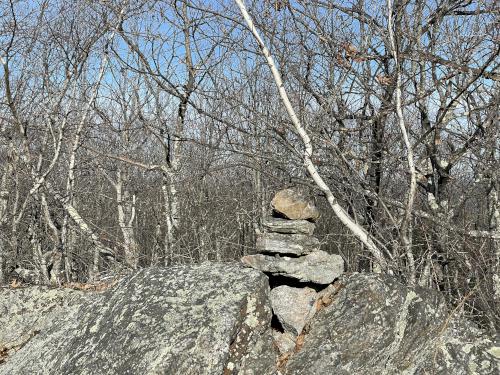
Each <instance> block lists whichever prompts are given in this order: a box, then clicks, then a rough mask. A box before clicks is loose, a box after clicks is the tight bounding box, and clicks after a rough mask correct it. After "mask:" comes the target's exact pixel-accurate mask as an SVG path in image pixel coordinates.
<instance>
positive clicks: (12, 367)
mask: <svg viewBox="0 0 500 375" xmlns="http://www.w3.org/2000/svg"><path fill="white" fill-rule="evenodd" d="M78 307H79V308H78V309H74V308H70V309H68V310H66V311H65V312H64V313H60V314H57V316H53V320H52V322H51V324H47V325H46V326H44V327H42V329H41V330H40V332H39V333H37V334H35V335H34V336H33V337H31V339H30V340H29V341H28V342H27V343H26V344H25V345H24V346H23V347H22V348H21V349H19V351H17V352H16V353H14V354H12V355H11V356H9V357H8V358H7V361H6V362H5V363H4V364H3V365H0V374H2V375H11V374H30V375H31V374H188V375H189V374H193V375H194V374H222V373H224V374H233V373H234V374H236V373H238V371H240V370H241V371H242V372H241V373H244V374H252V371H253V370H252V368H250V367H249V366H255V368H258V369H259V370H258V372H256V373H255V374H257V373H259V374H260V373H261V372H260V371H261V370H262V371H264V370H265V369H266V368H272V366H273V365H274V358H275V356H274V354H273V353H274V352H273V349H272V347H271V340H270V337H271V335H270V332H269V325H270V320H271V309H270V306H269V285H268V281H267V277H266V276H265V275H263V274H262V273H260V272H258V271H255V270H252V269H248V268H243V267H241V266H239V265H236V264H213V263H204V264H202V265H198V266H177V267H171V268H166V269H157V268H149V269H144V270H141V271H139V272H137V273H136V274H134V275H132V276H129V277H126V278H125V279H123V280H122V281H120V282H119V283H118V284H117V285H116V286H115V287H113V288H112V289H110V290H107V291H105V292H104V293H102V294H100V295H99V296H98V297H97V298H96V299H95V300H93V301H92V302H87V303H84V304H80V305H79V306H78ZM2 328H3V327H0V330H2ZM263 353H265V354H266V355H267V357H266V356H262V355H261V354H263ZM262 373H263V374H264V373H265V371H264V372H262Z"/></svg>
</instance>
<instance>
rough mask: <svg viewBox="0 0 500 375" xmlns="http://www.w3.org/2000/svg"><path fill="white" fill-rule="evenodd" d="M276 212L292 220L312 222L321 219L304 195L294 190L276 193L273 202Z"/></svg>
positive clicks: (312, 203)
mask: <svg viewBox="0 0 500 375" xmlns="http://www.w3.org/2000/svg"><path fill="white" fill-rule="evenodd" d="M271 207H272V208H273V209H274V211H276V212H278V213H279V214H281V215H283V216H285V217H286V218H288V219H291V220H311V221H316V220H318V219H319V216H320V214H319V211H318V209H317V208H316V206H315V205H314V202H312V201H311V199H309V198H308V197H307V196H306V195H304V194H303V193H301V192H299V191H297V190H294V189H284V190H280V191H278V192H277V193H276V195H275V196H274V198H273V200H272V201H271Z"/></svg>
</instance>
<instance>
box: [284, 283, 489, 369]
mask: <svg viewBox="0 0 500 375" xmlns="http://www.w3.org/2000/svg"><path fill="white" fill-rule="evenodd" d="M340 282H341V283H342V285H343V287H341V288H340V289H339V292H338V294H337V295H336V296H334V298H333V301H332V303H331V304H330V305H329V306H327V307H325V308H324V309H323V310H321V311H319V312H318V313H317V314H316V316H315V318H314V319H313V321H312V322H311V325H310V329H309V332H308V333H307V335H306V336H305V340H304V345H303V347H302V348H301V350H300V351H299V352H297V353H296V354H294V355H293V356H292V357H291V358H290V360H289V362H288V367H287V374H290V375H293V374H296V375H299V374H300V375H307V374H311V375H312V374H314V375H327V374H346V375H347V374H394V375H396V374H443V375H444V374H457V375H460V374H498V358H497V359H495V357H494V356H493V355H491V353H492V352H494V351H495V349H494V348H493V346H494V345H493V343H492V342H491V341H490V340H488V339H486V338H481V337H480V335H479V334H473V333H467V332H473V331H470V329H468V328H466V327H464V325H463V324H460V327H461V328H460V329H457V328H454V327H453V324H451V322H450V320H449V313H448V311H447V309H446V308H445V304H444V301H443V300H442V298H441V296H440V295H439V294H438V293H436V292H433V291H430V290H427V289H419V288H416V289H412V288H409V287H406V286H404V285H402V284H400V283H398V282H397V281H395V279H393V278H390V277H384V276H381V275H374V274H355V275H352V276H351V277H343V278H341V279H340Z"/></svg>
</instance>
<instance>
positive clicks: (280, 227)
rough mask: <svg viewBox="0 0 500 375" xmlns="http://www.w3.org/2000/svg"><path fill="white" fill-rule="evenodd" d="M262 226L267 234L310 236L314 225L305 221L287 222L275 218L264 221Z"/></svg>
mask: <svg viewBox="0 0 500 375" xmlns="http://www.w3.org/2000/svg"><path fill="white" fill-rule="evenodd" d="M262 225H263V226H264V228H266V229H267V230H268V231H269V232H274V233H284V234H296V233H300V234H306V235H309V236H310V235H312V234H313V233H314V229H315V227H316V225H315V224H314V223H311V222H310V221H307V220H288V219H280V218H276V217H270V218H268V219H266V220H265V221H264V222H263V223H262Z"/></svg>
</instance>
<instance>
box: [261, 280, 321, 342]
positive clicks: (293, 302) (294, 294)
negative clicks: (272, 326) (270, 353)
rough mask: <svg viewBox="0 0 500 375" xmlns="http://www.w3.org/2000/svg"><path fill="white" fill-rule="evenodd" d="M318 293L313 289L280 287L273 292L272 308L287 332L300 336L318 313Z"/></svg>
mask: <svg viewBox="0 0 500 375" xmlns="http://www.w3.org/2000/svg"><path fill="white" fill-rule="evenodd" d="M316 296H317V293H316V291H315V290H314V289H312V288H307V287H306V288H293V287H291V286H288V285H280V286H278V287H276V288H274V289H273V290H271V306H272V308H273V312H274V314H275V315H276V316H277V318H278V320H279V321H280V323H281V325H282V326H283V328H284V329H285V331H288V332H291V333H293V334H294V335H295V336H298V335H300V334H301V333H302V329H303V328H304V326H305V325H306V323H307V322H308V321H309V319H310V318H311V317H312V316H313V315H314V313H315V312H316V309H315V302H316Z"/></svg>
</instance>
